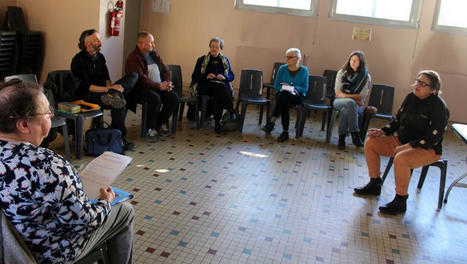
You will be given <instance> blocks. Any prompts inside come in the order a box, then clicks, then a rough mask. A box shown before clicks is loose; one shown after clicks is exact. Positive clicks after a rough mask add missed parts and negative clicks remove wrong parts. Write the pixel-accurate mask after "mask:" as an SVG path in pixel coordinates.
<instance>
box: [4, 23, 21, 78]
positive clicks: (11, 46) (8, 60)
mask: <svg viewBox="0 0 467 264" xmlns="http://www.w3.org/2000/svg"><path fill="white" fill-rule="evenodd" d="M17 60H18V48H17V35H16V32H15V31H0V77H4V76H8V75H11V74H15V73H16V66H17Z"/></svg>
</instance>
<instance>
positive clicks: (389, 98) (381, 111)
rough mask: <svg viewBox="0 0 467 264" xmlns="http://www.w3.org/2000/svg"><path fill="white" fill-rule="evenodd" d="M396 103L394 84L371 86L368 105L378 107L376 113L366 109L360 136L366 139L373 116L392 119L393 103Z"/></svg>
mask: <svg viewBox="0 0 467 264" xmlns="http://www.w3.org/2000/svg"><path fill="white" fill-rule="evenodd" d="M393 103H394V86H390V85H386V84H374V85H373V87H372V88H371V93H370V100H369V102H368V106H372V107H375V108H376V113H372V112H369V111H365V113H364V115H363V121H362V124H363V125H362V126H361V129H360V138H361V139H362V140H364V139H365V136H366V131H367V130H368V126H369V124H370V120H371V118H373V117H375V118H379V119H384V120H391V119H392V105H393Z"/></svg>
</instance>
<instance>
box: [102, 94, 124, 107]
mask: <svg viewBox="0 0 467 264" xmlns="http://www.w3.org/2000/svg"><path fill="white" fill-rule="evenodd" d="M101 101H102V104H104V105H107V106H110V107H112V108H114V109H121V108H123V107H124V106H125V104H126V101H125V99H123V98H122V97H120V96H119V94H118V93H115V92H108V93H106V94H104V95H102V96H101Z"/></svg>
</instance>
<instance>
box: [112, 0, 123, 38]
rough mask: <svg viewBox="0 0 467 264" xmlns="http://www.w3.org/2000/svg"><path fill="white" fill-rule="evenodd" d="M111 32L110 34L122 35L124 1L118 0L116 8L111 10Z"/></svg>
mask: <svg viewBox="0 0 467 264" xmlns="http://www.w3.org/2000/svg"><path fill="white" fill-rule="evenodd" d="M109 16H110V17H109V22H110V24H109V26H110V27H109V32H110V36H118V35H120V21H121V19H122V17H123V1H122V0H118V1H117V2H116V3H115V8H114V9H113V10H112V11H110V12H109Z"/></svg>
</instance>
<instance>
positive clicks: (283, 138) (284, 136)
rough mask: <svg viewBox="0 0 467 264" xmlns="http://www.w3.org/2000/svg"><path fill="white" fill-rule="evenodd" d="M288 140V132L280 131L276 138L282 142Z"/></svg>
mask: <svg viewBox="0 0 467 264" xmlns="http://www.w3.org/2000/svg"><path fill="white" fill-rule="evenodd" d="M287 140H289V132H285V131H284V132H282V133H281V134H280V135H279V137H278V138H277V142H284V141H287Z"/></svg>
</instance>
